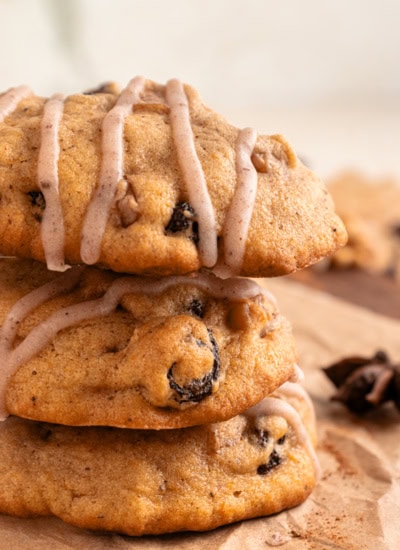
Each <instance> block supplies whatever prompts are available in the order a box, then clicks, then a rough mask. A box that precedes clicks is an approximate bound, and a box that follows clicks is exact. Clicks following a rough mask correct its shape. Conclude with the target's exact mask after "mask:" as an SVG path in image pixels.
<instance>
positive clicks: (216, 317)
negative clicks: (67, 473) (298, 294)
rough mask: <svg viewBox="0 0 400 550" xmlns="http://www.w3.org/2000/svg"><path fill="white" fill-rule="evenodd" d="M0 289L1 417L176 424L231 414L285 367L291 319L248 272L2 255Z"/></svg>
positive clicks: (284, 375) (289, 370) (277, 379)
mask: <svg viewBox="0 0 400 550" xmlns="http://www.w3.org/2000/svg"><path fill="white" fill-rule="evenodd" d="M0 295H1V299H0V323H2V329H1V331H0V351H1V355H2V357H3V362H4V368H3V373H2V376H3V380H2V382H1V385H0V387H1V386H2V388H3V392H2V393H3V395H4V396H5V401H4V402H3V409H4V414H7V413H9V414H14V415H17V416H21V417H25V418H30V419H34V420H40V421H46V422H56V423H60V424H67V425H106V426H117V427H127V428H136V429H138V428H139V429H141V428H143V429H161V428H163V429H165V428H179V427H184V426H190V425H197V424H203V423H209V422H216V421H220V420H224V419H227V418H230V417H232V416H234V415H236V414H239V413H240V412H242V411H243V410H245V409H246V408H248V407H250V406H252V405H253V404H255V403H256V402H258V401H260V399H262V398H263V397H264V396H265V395H268V394H270V393H271V392H272V391H274V390H275V389H276V388H277V387H278V386H280V385H281V384H282V383H284V382H285V381H286V380H288V379H289V378H290V377H292V376H293V375H294V366H293V365H294V363H295V362H296V352H295V348H294V342H293V337H292V333H291V329H290V326H289V323H288V322H287V321H286V319H284V318H283V317H282V316H281V315H280V313H279V312H278V310H277V307H276V304H275V301H274V298H273V297H272V296H271V295H270V294H269V293H268V292H266V291H265V290H263V289H262V288H260V287H259V286H258V285H257V284H256V283H255V282H253V281H250V280H246V279H226V280H222V279H219V278H217V277H215V276H214V275H210V274H205V273H203V274H202V273H200V274H196V275H193V276H180V277H164V278H162V279H152V278H139V277H134V276H119V275H117V274H114V273H111V272H106V271H102V270H99V269H96V268H85V269H83V268H80V267H78V268H73V269H71V270H69V271H67V272H66V273H64V274H62V275H60V274H58V273H51V272H49V271H47V270H46V268H45V266H43V265H42V264H39V263H35V262H33V261H25V260H15V259H1V260H0ZM244 388H246V391H244Z"/></svg>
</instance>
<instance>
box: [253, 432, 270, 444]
mask: <svg viewBox="0 0 400 550" xmlns="http://www.w3.org/2000/svg"><path fill="white" fill-rule="evenodd" d="M256 436H257V443H258V444H259V445H260V447H265V446H266V445H267V444H268V439H269V433H268V432H267V431H265V430H260V429H256Z"/></svg>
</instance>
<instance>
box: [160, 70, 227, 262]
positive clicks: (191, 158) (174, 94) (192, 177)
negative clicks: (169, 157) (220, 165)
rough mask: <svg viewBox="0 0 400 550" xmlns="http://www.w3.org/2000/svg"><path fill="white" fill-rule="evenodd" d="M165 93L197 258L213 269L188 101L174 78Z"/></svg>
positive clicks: (208, 209)
mask: <svg viewBox="0 0 400 550" xmlns="http://www.w3.org/2000/svg"><path fill="white" fill-rule="evenodd" d="M165 93H166V99H167V103H168V105H169V107H170V121H171V127H172V135H173V139H174V142H175V146H176V154H177V157H178V163H179V166H180V168H181V170H182V174H183V179H184V183H185V186H186V189H187V193H188V196H189V202H190V204H191V205H192V207H193V208H194V211H195V214H196V216H197V217H198V222H199V243H198V250H199V255H200V258H201V261H202V264H203V265H204V266H205V267H213V266H214V265H215V264H216V263H217V259H218V246H217V229H216V221H215V215H214V209H213V205H212V203H211V198H210V195H209V192H208V188H207V182H206V179H205V176H204V172H203V168H202V166H201V163H200V160H199V158H198V156H197V153H196V148H195V143H194V138H193V132H192V127H191V124H190V110H189V103H188V99H187V96H186V93H185V90H184V88H183V85H182V83H181V82H180V81H179V80H177V79H172V80H169V81H168V82H167V86H166V92H165Z"/></svg>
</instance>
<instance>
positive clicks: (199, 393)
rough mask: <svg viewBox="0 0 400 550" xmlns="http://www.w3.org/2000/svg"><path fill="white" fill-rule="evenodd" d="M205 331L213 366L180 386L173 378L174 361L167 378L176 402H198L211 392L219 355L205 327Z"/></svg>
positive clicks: (212, 336) (216, 374) (214, 341)
mask: <svg viewBox="0 0 400 550" xmlns="http://www.w3.org/2000/svg"><path fill="white" fill-rule="evenodd" d="M207 331H208V335H209V338H210V342H211V345H212V350H213V355H214V361H213V366H212V369H211V371H210V372H209V373H207V374H205V375H204V376H202V377H201V378H195V379H194V380H192V381H191V382H189V384H186V385H185V386H180V385H179V384H177V383H176V382H175V380H174V373H173V369H174V366H175V363H173V364H172V365H171V367H170V368H169V370H168V373H167V378H168V380H169V386H170V388H171V389H172V390H174V391H175V392H176V393H177V394H178V397H177V398H176V401H178V403H188V402H192V403H199V402H200V401H202V400H203V399H204V398H206V397H207V396H209V395H210V394H211V392H212V387H213V382H214V381H216V380H218V377H219V373H220V357H219V349H218V344H217V342H216V340H215V338H214V335H213V333H212V332H211V330H210V329H207ZM201 344H202V345H205V344H204V342H201Z"/></svg>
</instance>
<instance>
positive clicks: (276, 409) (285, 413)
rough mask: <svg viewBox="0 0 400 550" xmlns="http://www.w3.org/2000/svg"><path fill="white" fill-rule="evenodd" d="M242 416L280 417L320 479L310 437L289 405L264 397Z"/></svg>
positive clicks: (296, 413) (319, 470)
mask: <svg viewBox="0 0 400 550" xmlns="http://www.w3.org/2000/svg"><path fill="white" fill-rule="evenodd" d="M244 414H245V415H246V416H250V417H253V418H254V417H259V416H282V417H283V418H284V419H285V420H286V421H287V422H288V424H290V426H292V428H293V429H294V431H295V433H296V436H297V439H298V441H299V443H300V444H301V445H304V447H305V449H306V450H307V452H308V454H309V456H310V458H311V460H312V463H313V466H314V471H315V475H316V477H317V479H318V478H319V477H320V473H321V468H320V464H319V460H318V457H317V453H316V452H315V449H314V446H313V444H312V443H311V439H310V436H309V434H308V432H307V430H306V428H305V427H304V424H303V422H302V419H301V416H300V415H299V413H298V412H297V410H296V409H295V408H294V407H293V406H292V405H290V403H287V402H286V401H283V400H282V399H278V398H275V397H266V398H265V399H263V400H262V401H260V402H259V403H257V405H254V406H253V407H251V408H250V409H247V411H245V413H244Z"/></svg>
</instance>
